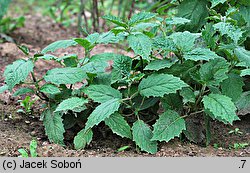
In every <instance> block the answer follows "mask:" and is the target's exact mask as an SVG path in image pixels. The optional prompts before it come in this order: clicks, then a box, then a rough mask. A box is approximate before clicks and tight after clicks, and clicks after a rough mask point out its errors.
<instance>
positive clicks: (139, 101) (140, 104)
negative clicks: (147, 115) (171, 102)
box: [132, 96, 160, 111]
mask: <svg viewBox="0 0 250 173" xmlns="http://www.w3.org/2000/svg"><path fill="white" fill-rule="evenodd" d="M159 100H160V99H159V98H155V97H150V98H143V97H141V96H137V97H135V98H134V99H133V100H132V101H133V103H134V105H133V108H135V109H136V110H138V111H142V110H145V109H148V108H150V107H152V106H154V105H155V104H156V103H157V102H158V101H159Z"/></svg>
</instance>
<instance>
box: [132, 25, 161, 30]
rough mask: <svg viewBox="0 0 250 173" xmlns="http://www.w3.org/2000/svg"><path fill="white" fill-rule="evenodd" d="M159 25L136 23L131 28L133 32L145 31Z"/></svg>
mask: <svg viewBox="0 0 250 173" xmlns="http://www.w3.org/2000/svg"><path fill="white" fill-rule="evenodd" d="M159 25H160V24H159V23H138V24H137V25H135V26H134V27H133V30H134V31H145V29H148V28H153V27H157V26H159Z"/></svg>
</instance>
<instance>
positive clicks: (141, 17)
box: [128, 12, 156, 26]
mask: <svg viewBox="0 0 250 173" xmlns="http://www.w3.org/2000/svg"><path fill="white" fill-rule="evenodd" d="M155 16H156V14H155V13H150V12H140V13H137V14H134V15H133V16H132V17H131V19H130V20H129V22H128V24H129V26H134V25H135V24H137V23H140V22H145V21H148V20H150V19H152V18H154V17H155Z"/></svg>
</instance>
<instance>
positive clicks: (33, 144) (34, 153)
mask: <svg viewBox="0 0 250 173" xmlns="http://www.w3.org/2000/svg"><path fill="white" fill-rule="evenodd" d="M18 152H19V153H20V154H21V155H20V157H29V154H30V157H37V141H36V140H32V141H31V142H30V148H29V153H28V152H27V151H26V150H25V149H23V148H20V149H18Z"/></svg>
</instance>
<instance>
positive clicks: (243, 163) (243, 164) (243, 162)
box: [241, 160, 247, 168]
mask: <svg viewBox="0 0 250 173" xmlns="http://www.w3.org/2000/svg"><path fill="white" fill-rule="evenodd" d="M241 162H242V165H241V168H244V166H245V163H246V162H247V160H241Z"/></svg>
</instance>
